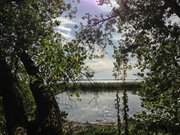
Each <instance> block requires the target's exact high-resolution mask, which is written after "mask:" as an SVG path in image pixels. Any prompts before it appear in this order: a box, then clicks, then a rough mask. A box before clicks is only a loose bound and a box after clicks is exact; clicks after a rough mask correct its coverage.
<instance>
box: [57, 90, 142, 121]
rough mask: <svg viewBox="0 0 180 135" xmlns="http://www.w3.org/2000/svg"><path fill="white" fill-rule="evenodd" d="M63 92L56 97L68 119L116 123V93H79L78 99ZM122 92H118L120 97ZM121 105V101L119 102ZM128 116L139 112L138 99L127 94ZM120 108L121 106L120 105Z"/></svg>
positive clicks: (130, 93) (139, 103)
mask: <svg viewBox="0 0 180 135" xmlns="http://www.w3.org/2000/svg"><path fill="white" fill-rule="evenodd" d="M71 95H72V93H71V92H64V93H61V94H59V95H57V96H56V99H57V101H58V104H59V107H60V109H61V110H63V111H66V112H67V113H68V119H69V120H72V121H77V122H91V123H94V122H116V110H115V102H114V101H115V98H116V92H115V91H113V92H98V93H97V92H80V97H77V96H71ZM122 95H123V92H122V91H120V92H119V96H120V97H122ZM121 103H122V100H121ZM128 105H129V116H130V117H132V116H133V115H134V114H135V113H137V112H140V111H141V110H142V108H141V101H140V97H139V96H137V95H135V94H133V93H132V92H128ZM121 107H122V104H121Z"/></svg>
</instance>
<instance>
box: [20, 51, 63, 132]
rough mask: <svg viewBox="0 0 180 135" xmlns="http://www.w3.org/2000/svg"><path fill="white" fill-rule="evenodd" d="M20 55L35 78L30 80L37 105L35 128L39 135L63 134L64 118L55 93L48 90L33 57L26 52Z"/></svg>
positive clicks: (29, 72) (28, 71)
mask: <svg viewBox="0 0 180 135" xmlns="http://www.w3.org/2000/svg"><path fill="white" fill-rule="evenodd" d="M19 57H20V59H21V61H22V63H23V64H24V67H25V69H26V71H27V73H28V74H29V75H30V76H31V77H33V78H34V79H33V80H32V81H31V82H30V88H31V91H32V93H33V96H34V98H35V102H36V106H37V114H36V115H37V117H36V121H35V125H34V127H33V128H34V129H35V130H36V131H37V134H39V135H40V134H41V135H61V134H62V118H61V114H60V109H59V107H58V104H57V102H56V100H55V97H54V95H53V93H52V92H50V91H49V90H46V88H45V86H44V82H43V79H42V78H41V76H40V75H39V69H38V67H37V66H36V65H35V64H34V62H33V60H32V59H31V57H30V56H29V55H28V54H27V53H26V52H21V54H19ZM31 131H33V130H31Z"/></svg>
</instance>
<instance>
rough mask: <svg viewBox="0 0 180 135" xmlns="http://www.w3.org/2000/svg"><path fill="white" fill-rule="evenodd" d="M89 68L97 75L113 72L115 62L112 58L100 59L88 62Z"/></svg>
mask: <svg viewBox="0 0 180 135" xmlns="http://www.w3.org/2000/svg"><path fill="white" fill-rule="evenodd" d="M87 66H89V68H90V69H92V70H93V71H94V72H95V73H100V72H109V71H110V72H112V70H113V61H112V58H110V57H107V56H105V57H103V58H99V59H94V60H91V61H88V62H87Z"/></svg>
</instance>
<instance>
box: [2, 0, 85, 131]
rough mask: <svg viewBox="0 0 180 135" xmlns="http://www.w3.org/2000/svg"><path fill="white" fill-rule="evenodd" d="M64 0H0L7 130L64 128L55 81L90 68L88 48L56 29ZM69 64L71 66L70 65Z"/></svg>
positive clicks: (4, 104)
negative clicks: (55, 92) (64, 38)
mask: <svg viewBox="0 0 180 135" xmlns="http://www.w3.org/2000/svg"><path fill="white" fill-rule="evenodd" d="M65 9H66V8H65V5H64V3H63V1H61V0H55V1H44V0H38V1H34V0H27V1H11V0H8V1H6V0H3V1H1V2H0V20H1V22H0V44H1V46H0V81H1V83H0V95H1V96H2V101H3V103H2V105H3V110H4V114H5V121H6V129H7V133H8V134H9V135H13V134H18V132H22V131H23V132H26V134H34V135H49V134H62V121H63V120H62V116H61V114H60V110H59V107H58V104H57V102H56V100H55V97H54V89H53V87H50V86H54V84H57V83H58V81H67V80H70V79H72V80H75V79H78V78H80V77H81V73H82V72H86V69H87V68H86V67H85V66H84V60H85V59H86V51H87V50H86V49H85V48H84V47H83V46H81V45H80V44H78V42H77V41H75V40H74V41H72V42H70V43H63V40H62V38H61V36H60V35H59V34H58V33H55V32H54V27H55V26H57V25H59V22H58V21H56V17H57V16H59V15H60V14H61V13H62V12H63V11H64V10H65ZM70 65H71V66H70Z"/></svg>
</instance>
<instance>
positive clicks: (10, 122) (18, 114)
mask: <svg viewBox="0 0 180 135" xmlns="http://www.w3.org/2000/svg"><path fill="white" fill-rule="evenodd" d="M0 91H1V95H2V97H3V109H4V112H5V118H6V126H7V127H6V128H7V133H8V135H14V133H15V131H16V129H17V128H18V127H21V128H23V129H26V123H27V121H26V120H27V119H26V116H25V111H24V106H23V99H22V97H21V95H20V93H19V92H20V88H19V87H18V83H17V80H16V79H15V78H14V77H13V75H12V73H11V70H10V68H9V65H8V64H7V63H6V61H5V59H4V58H2V56H1V58H0Z"/></svg>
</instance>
